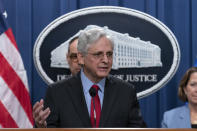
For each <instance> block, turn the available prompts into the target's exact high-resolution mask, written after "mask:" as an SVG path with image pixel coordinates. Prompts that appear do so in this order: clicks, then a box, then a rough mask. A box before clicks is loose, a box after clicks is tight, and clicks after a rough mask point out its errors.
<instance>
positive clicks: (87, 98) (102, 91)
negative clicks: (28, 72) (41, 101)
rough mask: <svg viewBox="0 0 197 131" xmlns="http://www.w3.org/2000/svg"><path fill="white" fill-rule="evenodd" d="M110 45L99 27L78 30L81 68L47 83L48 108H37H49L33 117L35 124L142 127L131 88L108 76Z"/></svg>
mask: <svg viewBox="0 0 197 131" xmlns="http://www.w3.org/2000/svg"><path fill="white" fill-rule="evenodd" d="M113 48H114V45H113V40H112V39H111V37H110V36H108V35H107V34H106V33H105V31H104V30H103V29H101V28H93V29H89V30H84V31H82V32H81V33H80V35H79V40H78V46H77V49H78V62H79V64H80V65H81V66H82V70H81V71H80V73H78V74H77V75H75V76H73V77H71V78H69V79H68V80H63V81H60V82H57V83H54V84H52V85H50V87H49V88H48V90H47V93H46V98H45V107H48V108H47V109H45V110H39V111H40V112H45V111H46V110H49V109H50V110H49V113H48V114H50V115H49V116H48V115H45V117H40V118H38V119H37V120H35V121H36V124H37V125H42V124H43V125H44V126H39V127H62V128H63V127H135V128H139V127H146V125H145V123H144V121H143V119H142V116H141V113H140V109H139V103H138V101H137V97H136V92H135V88H134V87H133V86H132V85H130V84H129V83H126V82H124V81H122V80H120V79H118V78H114V77H112V76H109V72H110V70H111V67H112V61H113ZM46 112H47V111H46ZM37 114H38V116H41V115H40V113H39V112H37ZM46 114H47V113H46ZM46 118H47V119H46ZM45 119H46V120H45Z"/></svg>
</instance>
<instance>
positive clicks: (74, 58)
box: [69, 53, 78, 62]
mask: <svg viewBox="0 0 197 131" xmlns="http://www.w3.org/2000/svg"><path fill="white" fill-rule="evenodd" d="M69 57H70V59H71V60H72V61H73V62H77V61H78V59H77V53H71V54H70V55H69Z"/></svg>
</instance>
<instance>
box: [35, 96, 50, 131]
mask: <svg viewBox="0 0 197 131" xmlns="http://www.w3.org/2000/svg"><path fill="white" fill-rule="evenodd" d="M43 108H44V100H43V99H41V100H40V102H39V101H37V102H36V103H35V104H34V106H33V118H34V120H35V124H36V126H37V127H38V128H46V127H47V122H46V119H47V117H48V116H49V114H50V113H51V111H50V109H49V107H48V108H46V109H45V110H43Z"/></svg>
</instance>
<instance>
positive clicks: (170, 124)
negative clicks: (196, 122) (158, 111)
mask: <svg viewBox="0 0 197 131" xmlns="http://www.w3.org/2000/svg"><path fill="white" fill-rule="evenodd" d="M161 126H162V128H191V122H190V110H189V107H188V105H184V106H181V107H177V108H174V109H172V110H170V111H167V112H165V113H164V116H163V121H162V123H161Z"/></svg>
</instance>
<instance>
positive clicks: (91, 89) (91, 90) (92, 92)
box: [89, 88, 96, 97]
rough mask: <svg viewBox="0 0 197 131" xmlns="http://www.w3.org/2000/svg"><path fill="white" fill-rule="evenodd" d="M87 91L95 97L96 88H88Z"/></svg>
mask: <svg viewBox="0 0 197 131" xmlns="http://www.w3.org/2000/svg"><path fill="white" fill-rule="evenodd" d="M89 93H90V96H91V97H95V96H96V89H95V88H90V90H89Z"/></svg>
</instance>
